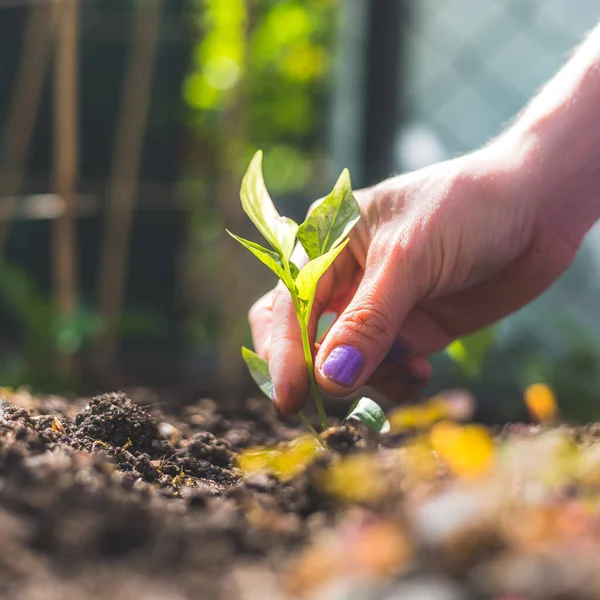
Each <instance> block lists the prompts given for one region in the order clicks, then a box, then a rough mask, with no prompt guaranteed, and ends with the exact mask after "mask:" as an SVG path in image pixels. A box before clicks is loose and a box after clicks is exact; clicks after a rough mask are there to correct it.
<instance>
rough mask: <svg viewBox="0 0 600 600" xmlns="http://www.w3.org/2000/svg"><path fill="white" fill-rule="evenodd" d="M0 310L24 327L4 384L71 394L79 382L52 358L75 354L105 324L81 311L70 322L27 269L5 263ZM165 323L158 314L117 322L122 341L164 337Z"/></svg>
mask: <svg viewBox="0 0 600 600" xmlns="http://www.w3.org/2000/svg"><path fill="white" fill-rule="evenodd" d="M0 306H1V307H2V308H3V309H4V310H6V311H7V312H8V313H9V314H10V315H11V318H13V319H14V321H16V322H17V324H18V326H19V331H20V333H21V343H20V344H18V349H16V350H14V351H13V350H12V349H11V351H10V352H9V354H8V356H7V357H5V358H4V360H3V362H2V364H1V365H0V385H3V386H8V387H14V388H16V387H19V386H22V385H27V386H28V387H30V388H32V389H33V390H35V391H39V392H50V391H58V390H72V389H74V387H76V385H77V383H78V382H75V381H66V380H63V379H61V378H60V377H59V376H58V373H57V371H56V369H55V368H54V367H55V365H54V361H53V358H54V357H55V355H56V354H57V353H58V352H61V353H63V354H66V355H71V356H72V355H75V354H76V353H77V352H79V351H80V350H81V349H82V348H84V347H85V346H87V345H88V344H90V343H91V342H92V341H94V340H95V339H96V338H97V337H98V336H99V335H100V334H101V333H102V331H103V329H104V327H105V321H104V320H103V319H102V318H101V317H100V316H99V315H98V314H97V313H95V312H94V311H92V310H90V309H89V308H87V307H85V306H79V307H78V309H77V311H76V312H75V313H74V314H72V315H69V316H68V317H65V316H64V315H59V314H58V312H57V311H56V309H55V307H54V306H53V303H52V302H51V300H50V299H49V298H48V297H46V296H45V295H44V294H43V293H42V292H41V291H40V289H39V288H38V286H37V285H36V283H35V281H34V279H33V278H32V277H31V275H30V274H29V273H27V271H26V270H24V269H22V268H20V267H16V266H14V265H11V264H8V263H6V262H0ZM165 330H166V324H165V323H164V318H162V317H160V316H158V315H155V314H153V313H145V312H127V313H125V314H124V315H123V316H122V317H121V318H120V319H119V322H118V323H117V332H118V334H119V338H120V339H136V338H138V339H139V338H148V337H152V336H160V335H164V332H165Z"/></svg>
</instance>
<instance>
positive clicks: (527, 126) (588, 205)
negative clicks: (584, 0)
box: [505, 25, 600, 245]
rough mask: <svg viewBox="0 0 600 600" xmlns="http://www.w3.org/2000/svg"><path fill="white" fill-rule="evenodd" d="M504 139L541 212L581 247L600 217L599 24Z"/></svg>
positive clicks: (570, 240)
mask: <svg viewBox="0 0 600 600" xmlns="http://www.w3.org/2000/svg"><path fill="white" fill-rule="evenodd" d="M505 137H506V139H507V140H508V141H509V147H510V146H511V144H512V147H513V148H514V149H515V151H516V152H517V155H518V156H519V160H520V161H521V164H520V166H519V168H520V169H521V171H522V174H523V176H524V179H523V181H524V186H525V190H526V191H527V193H529V194H530V195H531V198H533V199H534V201H535V202H539V203H540V204H541V207H540V213H543V214H545V215H546V217H545V218H546V219H547V220H548V221H549V222H550V224H551V225H554V226H556V227H557V229H559V230H560V233H561V234H562V235H563V236H564V237H565V238H566V239H567V241H568V242H569V243H571V244H573V245H579V243H580V242H581V240H582V238H583V236H584V235H585V233H586V232H587V231H588V230H589V228H590V227H591V226H592V225H593V224H594V223H595V222H596V221H597V220H598V219H600V25H598V26H597V27H596V28H595V29H594V31H593V32H592V33H591V34H590V35H589V37H588V38H587V40H586V41H585V42H584V44H583V45H582V46H581V47H580V48H579V49H578V50H577V51H576V52H575V54H574V56H573V57H572V58H571V60H570V61H569V62H568V63H567V64H566V65H565V67H564V68H563V69H562V70H561V71H560V72H559V73H558V74H557V75H556V76H555V77H554V78H553V79H552V80H551V81H550V82H549V83H548V84H547V85H546V86H545V87H544V88H543V89H542V90H541V92H540V93H539V94H538V96H537V97H536V98H535V99H534V100H533V101H532V102H531V103H530V104H529V106H528V107H527V108H526V109H525V111H524V112H523V113H522V114H521V116H520V117H519V118H518V119H517V120H516V121H515V123H514V125H513V126H512V127H511V128H509V130H508V131H507V132H506V135H505Z"/></svg>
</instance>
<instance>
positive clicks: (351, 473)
mask: <svg viewBox="0 0 600 600" xmlns="http://www.w3.org/2000/svg"><path fill="white" fill-rule="evenodd" d="M321 484H322V487H323V488H324V490H325V492H326V493H328V494H331V495H332V496H335V497H336V498H338V499H339V500H343V501H346V502H351V503H352V502H359V503H362V502H369V501H375V500H377V499H378V498H380V497H381V496H382V495H383V493H384V491H385V484H384V482H383V478H382V477H381V474H380V473H379V472H378V468H377V458H376V457H375V456H374V455H368V454H356V455H351V456H346V457H344V458H342V459H340V460H339V461H337V462H334V463H332V464H331V466H330V467H329V468H328V469H327V471H326V472H325V474H324V476H323V478H322V481H321Z"/></svg>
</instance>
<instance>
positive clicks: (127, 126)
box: [98, 0, 163, 365]
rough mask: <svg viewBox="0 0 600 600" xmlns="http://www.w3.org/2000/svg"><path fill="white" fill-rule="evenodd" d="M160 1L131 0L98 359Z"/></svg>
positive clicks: (119, 278)
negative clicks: (130, 29) (133, 6)
mask: <svg viewBox="0 0 600 600" xmlns="http://www.w3.org/2000/svg"><path fill="white" fill-rule="evenodd" d="M162 4H163V0H138V1H137V3H136V12H135V19H134V24H133V33H132V42H131V51H130V55H129V59H128V63H127V67H126V69H125V77H124V81H123V95H122V100H121V109H120V114H119V118H118V123H117V128H116V141H115V149H114V162H113V166H112V173H111V178H110V181H109V186H108V197H107V203H108V207H107V217H106V226H105V232H104V239H103V242H102V250H101V263H100V276H99V299H98V303H99V310H100V314H101V315H102V316H104V317H105V318H106V319H107V321H108V328H107V332H106V334H105V336H104V337H103V339H102V340H101V342H100V346H99V349H100V352H101V356H100V358H101V360H102V361H103V363H104V365H106V364H107V363H111V362H113V361H114V358H115V354H116V341H117V340H116V330H115V327H114V322H115V320H116V319H117V318H118V317H119V316H120V315H121V312H122V310H123V304H124V298H125V292H126V289H125V279H126V275H127V261H128V255H129V240H130V237H131V222H132V215H133V207H134V202H135V195H136V192H137V183H138V169H139V163H140V156H141V152H142V143H143V138H144V133H145V129H146V119H147V116H148V107H149V100H150V93H151V87H152V79H153V74H154V61H155V56H156V50H157V45H158V33H159V29H160V22H161V16H162Z"/></svg>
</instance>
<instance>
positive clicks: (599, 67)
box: [249, 26, 600, 414]
mask: <svg viewBox="0 0 600 600" xmlns="http://www.w3.org/2000/svg"><path fill="white" fill-rule="evenodd" d="M598 107H600V26H599V27H596V29H595V30H594V31H593V32H592V33H591V34H590V36H589V37H588V39H587V40H586V42H585V43H584V44H583V45H582V46H581V48H579V49H578V51H577V52H576V53H575V55H574V56H573V58H572V59H571V60H570V61H569V62H568V63H567V65H566V66H565V67H564V68H563V69H562V70H561V71H560V72H559V73H558V75H557V76H556V77H555V78H554V79H553V80H552V81H551V82H550V83H549V84H548V85H547V86H546V87H545V88H544V89H542V91H541V92H540V94H539V95H538V96H537V97H536V98H535V99H534V100H533V101H532V102H531V103H530V104H529V106H528V107H527V109H526V110H525V111H524V112H523V114H522V115H520V117H519V118H518V119H517V120H516V121H515V123H513V125H512V126H511V127H510V128H509V129H507V131H505V132H504V133H503V134H502V135H501V136H500V137H499V138H497V139H496V140H494V141H493V142H491V143H490V144H489V145H487V146H486V147H484V148H482V149H480V150H477V151H475V152H473V153H471V154H468V155H466V156H463V157H460V158H458V159H455V160H452V161H448V162H444V163H440V164H437V165H434V166H431V167H428V168H426V169H423V170H420V171H417V172H414V173H410V174H407V175H402V176H399V177H395V178H392V179H389V180H387V181H384V182H383V183H381V184H379V185H377V186H375V187H373V188H370V189H367V190H361V191H359V192H357V194H356V196H357V200H358V202H359V205H360V208H361V215H362V218H361V221H360V222H359V224H358V225H357V227H356V228H355V229H354V230H353V232H352V233H351V236H350V244H349V245H348V247H347V248H346V249H345V250H344V251H343V252H342V254H341V255H340V256H339V258H338V259H337V260H336V262H335V263H334V266H333V267H332V268H331V269H330V271H329V272H328V273H327V274H326V275H325V276H324V277H323V278H322V280H321V282H320V284H319V288H318V293H317V298H316V302H315V308H314V311H313V312H314V314H315V319H314V322H313V324H312V333H311V335H312V340H313V341H316V340H315V335H316V324H317V323H316V321H317V318H318V316H319V315H322V314H324V313H334V314H335V315H336V316H337V318H336V320H335V322H334V324H333V325H332V327H331V328H330V330H329V331H328V332H327V334H326V335H325V337H324V339H323V340H322V341H321V344H320V346H317V347H318V351H317V352H316V356H315V374H316V377H317V381H318V383H319V385H320V387H321V388H322V389H323V390H324V391H325V392H326V393H328V394H330V395H332V396H337V397H344V396H348V395H350V394H351V393H353V392H355V391H356V390H357V389H358V388H360V387H361V386H363V385H365V384H369V385H371V386H373V387H374V388H376V389H377V390H378V391H379V392H381V393H383V394H384V395H385V396H387V397H388V398H389V399H390V400H395V401H402V400H404V399H406V398H408V397H410V396H411V395H413V394H415V393H416V392H418V391H419V389H420V388H422V387H423V386H424V385H426V384H427V382H428V380H429V378H430V377H431V367H430V365H429V363H428V361H427V357H428V356H429V355H431V354H432V353H433V352H435V351H437V350H440V349H442V348H444V347H445V346H447V345H448V344H449V343H450V342H451V341H452V340H454V339H456V338H457V337H460V336H463V335H465V334H468V333H470V332H472V331H475V330H477V329H479V328H481V327H484V326H486V325H488V324H491V323H493V322H495V321H497V320H499V319H501V318H502V317H504V316H506V315H508V314H509V313H511V312H513V311H515V310H517V309H519V308H521V307H522V306H524V305H525V304H527V303H528V302H530V301H531V300H532V299H534V298H535V297H536V296H538V295H539V294H540V293H542V292H543V291H544V290H546V289H547V288H548V287H549V286H550V285H551V284H552V283H553V282H554V281H555V280H556V279H557V278H558V277H559V276H560V275H561V274H562V273H563V272H564V271H565V269H566V268H567V267H568V266H569V264H570V263H571V261H572V260H573V258H574V256H575V254H576V252H577V249H578V248H579V246H580V244H581V242H582V240H583V238H584V236H585V234H586V232H587V231H588V230H589V229H590V227H591V226H592V225H593V224H594V222H595V221H596V220H598V219H599V218H600V119H598V111H599V110H600V109H599V108H598ZM298 260H300V261H301V260H302V257H298ZM249 318H250V325H251V327H252V332H253V337H254V345H255V348H256V350H257V352H258V353H259V354H260V355H261V356H263V357H265V358H267V359H269V363H270V374H271V377H272V379H273V383H274V386H275V390H276V395H275V398H274V403H275V406H276V408H277V409H278V410H279V411H280V412H281V413H283V414H293V413H296V412H297V411H298V410H300V409H301V408H302V406H303V405H304V403H305V401H306V399H307V396H308V391H309V381H308V376H307V373H306V366H305V363H304V358H303V351H302V343H301V338H300V330H299V328H298V325H297V322H296V317H295V313H294V310H293V306H292V301H291V298H290V295H289V293H288V292H287V290H285V288H283V287H277V288H275V289H274V290H272V291H271V292H269V293H268V294H266V295H265V296H263V297H262V298H261V299H260V300H258V301H257V302H256V304H255V305H254V306H253V307H252V309H251V311H250V317H249ZM340 348H341V350H340ZM390 348H391V349H392V351H391V352H390ZM398 350H400V351H398ZM332 352H333V354H332ZM340 353H341V354H340ZM342 355H343V356H346V357H349V359H348V360H347V361H346V366H345V367H343V368H342V369H341V371H340V365H339V364H338V363H339V362H340V360H341V358H340V356H342ZM336 356H337V357H338V358H337V359H336V358H334V357H336ZM329 357H331V358H330V360H329V361H328V360H327V359H328V358H329Z"/></svg>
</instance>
